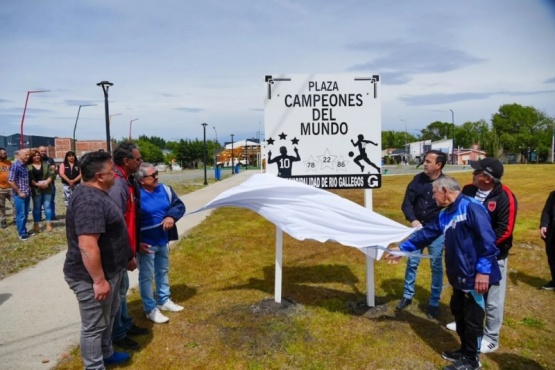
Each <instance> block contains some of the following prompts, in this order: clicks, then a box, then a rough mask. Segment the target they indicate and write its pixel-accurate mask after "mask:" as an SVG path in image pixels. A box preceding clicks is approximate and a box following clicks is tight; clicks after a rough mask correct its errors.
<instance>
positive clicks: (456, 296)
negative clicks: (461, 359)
mask: <svg viewBox="0 0 555 370" xmlns="http://www.w3.org/2000/svg"><path fill="white" fill-rule="evenodd" d="M486 300H487V295H486V294H484V295H480V294H478V293H476V291H474V290H471V291H470V292H465V291H463V290H459V289H455V288H453V295H452V296H451V302H450V307H451V313H452V314H453V316H455V322H456V323H457V334H458V335H459V338H460V340H461V350H462V351H463V352H464V353H465V355H468V357H470V358H477V357H478V353H479V350H480V344H481V343H482V335H483V332H484V319H485V316H486V310H485V308H486Z"/></svg>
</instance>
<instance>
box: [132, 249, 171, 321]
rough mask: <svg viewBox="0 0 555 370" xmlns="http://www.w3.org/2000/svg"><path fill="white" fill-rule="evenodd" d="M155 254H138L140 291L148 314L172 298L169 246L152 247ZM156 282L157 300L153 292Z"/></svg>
mask: <svg viewBox="0 0 555 370" xmlns="http://www.w3.org/2000/svg"><path fill="white" fill-rule="evenodd" d="M150 250H151V251H152V252H154V253H152V254H146V253H144V254H143V253H137V258H138V264H139V289H140V291H141V299H142V301H143V307H144V310H145V312H146V313H149V312H151V311H152V310H154V309H155V308H156V304H159V305H163V304H164V303H166V301H167V300H168V299H169V298H170V280H169V278H168V271H169V269H170V258H169V255H168V245H167V244H166V245H159V246H154V245H151V246H150ZM153 280H155V281H156V299H157V301H156V300H155V299H154V293H153V292H152V282H153Z"/></svg>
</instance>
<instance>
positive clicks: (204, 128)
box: [202, 123, 208, 185]
mask: <svg viewBox="0 0 555 370" xmlns="http://www.w3.org/2000/svg"><path fill="white" fill-rule="evenodd" d="M206 126H208V123H203V124H202V130H203V133H204V153H203V154H204V159H203V162H204V185H208V181H207V180H206Z"/></svg>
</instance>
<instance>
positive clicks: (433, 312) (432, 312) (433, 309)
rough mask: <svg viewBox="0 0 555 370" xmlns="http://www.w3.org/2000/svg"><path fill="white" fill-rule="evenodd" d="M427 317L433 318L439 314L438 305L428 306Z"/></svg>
mask: <svg viewBox="0 0 555 370" xmlns="http://www.w3.org/2000/svg"><path fill="white" fill-rule="evenodd" d="M427 316H428V319H432V320H435V319H437V317H438V316H439V306H428V314H427Z"/></svg>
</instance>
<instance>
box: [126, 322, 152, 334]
mask: <svg viewBox="0 0 555 370" xmlns="http://www.w3.org/2000/svg"><path fill="white" fill-rule="evenodd" d="M145 334H148V329H147V328H141V327H139V326H137V325H135V324H131V327H130V328H129V329H127V335H145Z"/></svg>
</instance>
